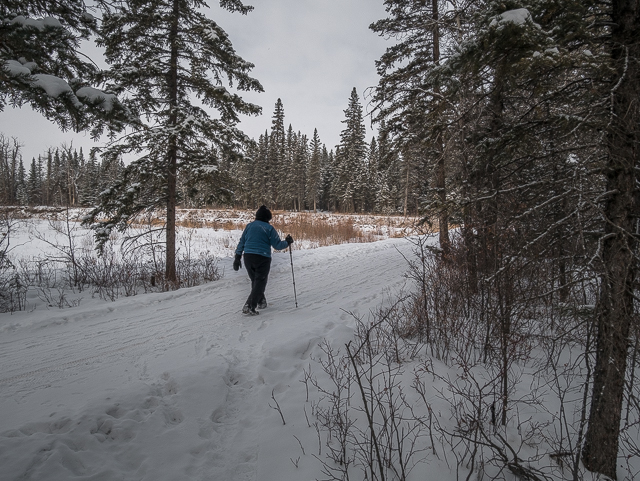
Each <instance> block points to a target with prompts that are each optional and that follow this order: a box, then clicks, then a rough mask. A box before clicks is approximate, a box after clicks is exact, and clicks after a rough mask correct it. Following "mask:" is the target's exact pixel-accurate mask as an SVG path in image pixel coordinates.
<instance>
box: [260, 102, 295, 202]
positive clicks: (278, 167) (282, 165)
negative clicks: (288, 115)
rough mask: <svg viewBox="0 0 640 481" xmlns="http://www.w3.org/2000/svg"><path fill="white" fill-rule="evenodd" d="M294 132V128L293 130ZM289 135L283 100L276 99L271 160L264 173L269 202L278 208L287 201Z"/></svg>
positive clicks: (270, 136)
mask: <svg viewBox="0 0 640 481" xmlns="http://www.w3.org/2000/svg"><path fill="white" fill-rule="evenodd" d="M292 132H293V130H292ZM286 151H287V135H286V133H285V128H284V106H283V105H282V100H280V99H278V100H277V101H276V106H275V109H274V111H273V116H272V118H271V134H270V135H269V160H268V163H267V164H266V165H265V169H264V172H263V175H264V177H265V184H266V185H267V186H268V190H269V195H268V198H267V203H268V204H273V207H275V208H277V207H278V206H280V205H281V204H283V203H284V202H286V201H287V195H288V192H289V191H288V189H287V177H288V171H287V159H286Z"/></svg>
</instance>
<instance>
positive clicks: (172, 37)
mask: <svg viewBox="0 0 640 481" xmlns="http://www.w3.org/2000/svg"><path fill="white" fill-rule="evenodd" d="M179 16H180V4H179V2H178V1H177V0H174V2H173V23H172V25H171V30H170V32H169V45H170V48H171V60H170V64H169V73H168V87H169V105H170V112H169V126H170V127H175V126H176V125H177V123H178V19H179V18H180V17H179ZM177 163H178V147H177V145H176V137H175V134H172V136H171V137H170V139H169V148H168V152H167V228H166V235H167V237H166V239H167V252H166V261H167V262H166V270H165V278H166V280H167V282H169V283H171V284H174V285H176V284H177V276H176V175H177Z"/></svg>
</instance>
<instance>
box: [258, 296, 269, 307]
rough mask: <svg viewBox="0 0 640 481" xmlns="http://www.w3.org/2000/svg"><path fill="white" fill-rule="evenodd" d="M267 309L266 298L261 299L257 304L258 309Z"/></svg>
mask: <svg viewBox="0 0 640 481" xmlns="http://www.w3.org/2000/svg"><path fill="white" fill-rule="evenodd" d="M266 308H267V298H266V297H263V298H262V300H261V301H260V302H258V309H266Z"/></svg>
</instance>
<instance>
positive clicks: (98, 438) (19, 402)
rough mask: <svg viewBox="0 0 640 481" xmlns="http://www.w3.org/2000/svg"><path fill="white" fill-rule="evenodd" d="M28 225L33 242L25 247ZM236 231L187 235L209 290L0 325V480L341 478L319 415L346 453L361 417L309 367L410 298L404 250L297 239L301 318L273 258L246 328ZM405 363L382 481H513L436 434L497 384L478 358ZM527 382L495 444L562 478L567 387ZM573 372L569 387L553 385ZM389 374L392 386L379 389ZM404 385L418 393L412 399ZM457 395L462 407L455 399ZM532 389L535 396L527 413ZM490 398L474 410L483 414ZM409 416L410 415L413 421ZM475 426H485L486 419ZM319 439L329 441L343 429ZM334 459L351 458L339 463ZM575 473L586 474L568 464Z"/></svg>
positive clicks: (630, 463) (628, 471) (82, 305)
mask: <svg viewBox="0 0 640 481" xmlns="http://www.w3.org/2000/svg"><path fill="white" fill-rule="evenodd" d="M29 228H31V234H29ZM34 232H40V233H41V234H42V233H44V234H45V235H44V236H40V239H38V238H35V237H34ZM185 232H186V231H185ZM14 234H15V235H14V237H13V241H12V242H13V244H12V245H13V246H14V247H15V249H13V250H12V251H11V255H13V256H18V255H21V256H24V255H27V254H30V255H36V254H38V253H39V252H42V251H47V249H51V245H50V244H47V242H45V241H43V239H46V240H48V241H51V242H52V243H54V244H55V243H56V242H61V241H62V240H63V238H61V239H58V240H55V236H54V234H53V233H52V232H51V231H48V230H47V225H46V223H44V221H41V220H32V221H31V223H30V224H29V225H28V226H27V225H25V226H22V227H21V229H20V230H18V231H17V232H15V233H14ZM78 235H79V236H80V238H82V236H83V235H86V232H85V233H82V232H81V231H79V232H78ZM239 235H240V231H238V230H234V231H214V230H212V229H195V230H193V231H192V234H191V236H190V237H188V239H189V242H190V243H192V244H193V245H194V246H195V249H196V250H199V251H208V252H209V253H210V254H211V255H214V254H215V255H216V256H219V261H218V268H219V270H220V272H222V273H224V275H223V277H222V279H221V280H218V281H215V282H211V283H208V284H203V285H201V286H198V287H193V288H183V289H180V290H177V291H173V292H157V293H149V294H140V295H137V296H134V297H120V298H119V299H117V300H115V301H114V302H108V301H104V300H101V299H99V298H98V297H91V296H90V295H87V291H84V292H83V293H77V295H78V296H80V297H82V299H81V301H79V305H77V306H76V307H73V308H68V309H58V308H51V307H47V306H46V304H45V303H43V302H42V301H41V300H39V299H38V296H36V295H33V294H32V295H30V296H29V297H28V299H27V302H28V309H27V310H26V311H21V312H14V313H12V314H11V313H4V314H0V480H2V481H14V480H15V481H17V480H38V481H41V480H42V481H44V480H56V481H58V480H102V481H111V480H127V481H139V480H144V481H176V480H198V481H199V480H208V481H299V480H316V479H317V480H325V479H342V478H341V477H340V476H341V474H340V470H341V469H342V468H343V467H341V466H339V464H334V462H333V461H332V460H331V459H329V455H330V454H331V449H334V451H333V455H334V456H333V457H334V458H335V455H336V451H335V450H336V448H337V447H338V448H339V443H338V442H337V439H336V438H335V437H334V438H333V439H331V440H329V439H328V438H327V431H326V424H327V422H334V421H335V422H338V421H339V419H337V418H336V420H330V421H327V419H328V418H326V417H325V418H324V419H322V418H323V416H324V415H325V414H326V413H328V412H330V411H331V410H332V409H333V413H334V414H336V413H337V414H338V415H341V416H342V415H344V417H343V418H342V419H343V421H344V420H346V421H347V422H348V423H350V422H352V421H353V422H354V423H355V424H353V425H352V426H351V431H350V434H349V436H351V437H350V439H349V442H350V443H351V444H350V445H351V447H352V448H353V447H354V446H356V445H357V443H358V442H359V441H358V439H359V438H358V435H359V434H358V433H360V434H362V435H363V436H364V437H366V434H367V432H366V431H367V428H366V425H367V424H366V417H365V414H366V413H365V412H364V411H363V410H362V403H360V402H359V399H361V398H360V393H358V392H357V387H356V384H354V378H353V377H351V378H350V381H349V382H348V383H347V384H349V383H350V384H349V385H350V386H351V387H350V388H349V389H351V390H352V391H350V392H348V393H346V394H345V393H344V392H343V393H342V394H341V396H342V397H341V398H340V400H341V401H340V402H345V401H346V400H347V399H349V401H348V402H347V404H340V405H339V406H338V405H335V404H334V405H333V406H332V403H334V402H335V400H336V398H334V397H332V396H333V395H334V394H335V392H333V390H334V389H335V390H339V389H340V386H338V385H335V384H334V381H335V380H336V379H337V378H339V377H340V376H341V375H342V374H344V373H345V372H347V371H348V370H349V366H348V362H347V365H345V364H341V362H343V361H344V359H343V360H340V359H338V360H337V363H336V364H334V365H333V367H337V368H338V370H337V371H336V372H335V373H334V378H333V379H332V377H331V376H330V375H329V374H328V372H327V370H326V369H323V366H322V364H323V363H325V366H328V364H327V360H328V359H329V357H330V356H329V354H336V353H337V351H340V352H341V354H344V352H345V349H346V347H345V346H346V345H347V344H348V343H349V342H350V341H352V340H353V339H354V334H355V333H356V331H357V330H358V328H359V327H362V325H361V324H359V322H358V321H357V320H356V317H360V318H362V319H365V320H366V319H368V315H369V314H370V313H371V312H372V311H375V310H377V309H378V308H380V307H381V306H384V305H388V304H390V303H392V302H393V301H394V299H396V297H397V296H398V295H399V294H400V293H401V292H402V291H403V289H405V288H407V287H410V286H407V285H406V283H407V282H408V281H407V279H406V278H405V277H404V274H405V273H406V271H407V262H406V259H411V258H412V251H413V249H414V244H413V243H412V241H413V240H412V239H405V238H392V239H386V240H381V241H378V242H373V243H362V244H357V243H351V244H343V245H338V246H329V247H320V248H315V249H300V247H301V246H300V245H298V244H294V247H295V249H294V250H293V264H294V271H295V282H296V290H297V301H298V307H296V305H295V299H294V290H293V283H292V271H291V258H290V256H289V253H288V252H276V253H274V255H273V263H272V269H271V275H270V280H269V284H268V287H267V292H266V296H267V299H268V301H269V307H268V308H267V309H265V310H263V311H262V312H261V313H260V315H259V316H256V317H247V316H243V315H242V314H241V312H240V310H241V307H242V305H243V304H244V301H245V299H246V296H247V295H248V292H249V280H248V278H247V276H246V272H245V271H244V269H242V270H241V271H240V272H234V271H233V270H232V269H231V263H232V255H233V248H234V247H235V243H236V242H237V239H238V238H239ZM183 239H184V241H185V242H187V237H184V238H183ZM79 245H83V241H81V239H80V240H79ZM89 245H90V244H89ZM184 245H185V244H183V246H184ZM54 251H55V249H54ZM51 253H52V251H49V254H50V255H51ZM329 346H330V347H329ZM330 349H335V351H330ZM418 351H419V352H418ZM416 353H417V355H416V356H415V357H412V359H409V360H408V361H409V362H407V365H406V367H402V366H400V365H398V366H385V365H384V364H380V365H378V366H377V367H376V368H375V371H376V372H377V374H376V377H375V379H374V384H375V383H378V382H380V383H381V384H380V386H379V387H380V390H379V393H378V394H376V395H379V396H380V397H379V400H381V401H382V403H381V404H378V405H377V407H376V409H377V412H376V413H374V415H375V416H377V417H378V419H379V418H380V416H382V415H388V413H389V412H390V411H389V412H386V413H384V412H383V410H384V409H387V408H388V409H391V407H390V406H389V405H387V407H386V408H385V404H384V401H385V400H386V399H387V397H385V396H388V397H394V398H395V399H396V401H395V402H398V406H400V409H399V410H398V411H397V412H395V415H396V416H403V417H404V416H406V420H407V422H406V423H405V419H400V418H396V422H397V424H396V425H392V426H391V427H392V428H393V427H394V426H395V427H398V426H399V427H406V428H407V429H411V430H414V429H415V431H412V432H411V433H410V432H402V433H401V434H400V436H401V437H402V436H405V437H404V444H405V445H406V447H407V449H409V448H410V447H411V443H412V441H414V440H415V445H413V446H414V451H413V452H408V451H405V452H404V456H406V458H407V459H409V458H411V459H410V462H408V463H407V465H406V466H405V467H407V468H412V469H411V470H410V471H409V472H407V473H400V475H398V473H393V469H392V467H388V466H386V467H385V469H386V470H387V477H386V479H390V480H391V479H406V480H407V481H414V480H416V481H417V480H429V481H431V480H434V481H436V480H437V481H440V480H443V481H453V480H459V479H473V480H482V479H492V476H493V475H495V474H496V473H498V474H499V479H508V480H511V479H513V480H515V479H517V478H516V477H514V475H513V474H512V473H511V472H509V471H508V470H506V469H504V463H503V465H502V468H500V462H498V467H497V468H496V465H495V464H494V465H493V466H489V465H488V464H487V466H485V465H484V464H482V463H480V461H479V460H480V457H478V456H476V458H475V461H474V462H473V463H471V462H470V459H471V457H470V455H471V451H469V450H468V449H467V448H466V447H465V446H466V445H465V442H466V441H464V442H463V439H462V438H461V437H449V438H447V434H446V433H452V432H454V431H455V430H456V429H458V430H460V429H462V430H463V431H464V429H465V426H464V422H465V421H466V418H465V416H464V412H463V411H464V409H463V405H464V404H465V403H467V404H469V402H468V401H469V400H471V403H473V402H475V401H474V399H475V398H474V397H473V396H474V394H473V389H474V386H473V385H472V383H474V382H478V381H479V382H481V383H483V382H484V383H485V384H484V385H482V386H481V388H482V389H486V388H487V386H491V385H492V383H493V382H494V381H493V380H490V379H489V377H491V376H490V375H488V376H487V375H486V372H485V371H483V369H482V368H481V367H480V366H478V365H476V366H474V367H473V368H472V369H471V370H465V369H460V368H459V367H457V368H454V367H451V366H447V365H445V364H443V363H441V362H439V361H437V360H436V359H434V358H432V357H431V356H430V355H429V353H428V351H427V349H424V348H420V347H419V346H418V348H417V350H416ZM569 354H570V353H567V354H566V356H569ZM336 359H337V358H336ZM329 367H331V366H329ZM565 367H566V364H565ZM386 368H389V369H388V371H385V369H386ZM396 369H397V370H396ZM532 371H533V370H532V369H531V367H530V366H523V367H522V369H521V371H520V373H521V374H520V375H518V376H520V377H519V382H518V383H517V385H516V386H515V387H514V391H513V393H512V398H513V399H517V400H518V402H517V404H514V405H513V407H512V408H511V411H510V413H509V423H508V426H507V428H504V429H502V428H501V430H498V432H495V431H494V433H493V436H494V437H492V438H491V440H492V442H493V441H496V442H497V443H498V445H500V446H502V447H504V446H506V445H507V443H508V444H509V446H511V447H515V448H516V450H517V452H518V456H519V457H520V458H521V459H524V460H530V459H535V460H536V461H535V463H534V468H536V469H539V470H542V471H541V472H543V473H545V476H546V479H553V480H561V479H569V477H570V473H569V471H568V469H569V468H567V467H566V465H565V468H564V471H563V468H561V464H562V460H561V459H560V460H558V459H555V458H553V457H552V456H549V454H553V453H555V452H556V451H558V449H559V447H558V446H557V445H555V444H554V443H553V439H551V438H553V436H554V435H555V434H557V432H556V431H554V429H555V428H554V426H556V425H558V421H559V420H561V418H560V417H558V416H560V415H561V414H559V413H560V411H562V412H563V413H564V414H566V416H567V417H566V424H564V425H562V423H560V424H561V425H562V426H561V427H562V429H569V430H575V429H577V424H576V422H577V418H576V415H577V413H579V409H576V406H577V407H578V408H579V404H576V402H578V401H579V400H580V399H581V396H575V394H576V391H573V392H572V396H573V397H574V399H572V400H571V404H567V405H565V406H559V404H558V402H557V398H554V396H553V390H554V385H555V384H554V383H549V384H548V385H546V386H544V385H543V386H541V385H540V382H541V378H540V377H538V378H535V382H536V383H538V384H537V385H534V376H533V375H532V374H531V373H532ZM372 372H374V371H370V372H369V373H372ZM364 374H366V373H365V372H364V371H363V375H364ZM385 376H386V381H385ZM518 376H516V377H518ZM310 379H313V380H314V381H315V383H314V382H311V381H310ZM575 379H576V378H575V376H572V377H565V378H563V379H562V380H559V381H558V383H557V385H558V386H560V385H561V384H563V383H565V382H576V381H575ZM305 380H306V381H307V382H305ZM389 380H391V383H392V384H394V386H395V387H394V389H391V390H387V389H385V382H386V383H387V385H388V384H389V383H388V381H389ZM416 382H419V383H421V384H420V386H422V389H423V392H422V394H421V395H418V392H417V390H415V389H413V386H414V385H415V383H416ZM577 384H578V386H579V380H578V381H577ZM345 385H346V384H342V387H343V388H344V386H345ZM319 387H320V388H321V389H323V390H325V391H324V392H322V391H321V390H320V389H319ZM465 389H466V390H467V391H466V392H467V393H468V394H469V395H470V396H471V397H470V398H469V399H467V400H466V401H465V399H464V396H465ZM534 391H535V392H536V393H542V394H540V397H539V398H536V399H535V402H527V401H526V400H527V399H529V398H531V397H532V393H533V392H534ZM369 394H370V393H369ZM369 394H368V395H369ZM483 395H486V396H487V397H488V396H491V394H490V393H489V392H486V393H485V394H483ZM400 396H403V398H404V399H405V400H406V404H403V403H402V402H399V400H400V399H401V398H400ZM494 399H495V398H494ZM491 401H492V399H490V398H489V399H483V400H482V403H484V404H483V405H484V406H485V407H487V406H488V405H490V404H491ZM521 401H522V402H521ZM538 401H541V402H542V403H541V404H540V403H538ZM425 404H428V405H429V408H430V409H431V411H429V410H427V409H426V407H425ZM408 406H411V409H409V408H408ZM471 407H473V406H471ZM334 408H337V411H336V410H335V409H334ZM414 408H415V409H416V411H415V412H414V411H413V409H414ZM456 410H457V415H456V414H455V413H454V412H453V411H456ZM347 411H348V413H347ZM410 411H411V412H410ZM414 415H415V416H418V417H420V418H421V420H420V422H418V423H414V422H413V421H412V419H413V417H414ZM432 416H433V419H432ZM483 416H484V421H483V422H484V423H486V424H487V432H488V431H489V429H490V428H489V426H490V425H489V421H488V418H487V416H488V411H487V410H486V409H485V412H484V414H483ZM549 422H550V424H547V423H549ZM323 423H324V426H323ZM412 423H413V424H412ZM426 423H428V426H427V424H426ZM461 423H463V424H461ZM554 423H555V424H554ZM434 426H437V427H438V430H435V429H431V428H432V427H434ZM387 428H388V426H385V425H383V424H379V425H378V426H377V428H376V429H378V430H379V435H380V436H382V435H386V434H389V433H390V434H391V435H392V437H393V436H397V435H398V433H399V431H396V432H395V433H394V432H393V429H392V430H391V432H389V431H388V430H387V433H386V434H385V433H384V432H383V431H384V430H385V429H387ZM529 428H531V431H532V432H534V436H533V437H529V436H528V434H527V431H528V430H529ZM333 429H334V431H333V433H332V434H333V435H334V436H335V434H336V433H337V432H338V431H339V430H340V429H341V427H340V426H339V425H337V424H336V425H334V426H333ZM634 429H635V431H634V432H637V429H636V428H634ZM434 431H435V432H434ZM545 432H546V433H551V434H547V435H545V434H544V433H545ZM413 434H415V435H416V437H415V438H413V437H412V436H413ZM560 434H562V432H561V433H560ZM490 436H491V435H490ZM545 436H546V437H545ZM497 440H499V442H498V441H497ZM503 440H504V444H501V443H502V441H503ZM354 443H355V444H354ZM500 446H499V447H500ZM561 447H562V443H560V448H561ZM339 454H340V453H339V452H338V455H339ZM363 454H364V455H366V449H365V450H364V451H363V452H362V453H360V454H359V456H362V455H363ZM347 455H348V456H351V457H350V462H351V463H354V459H355V458H354V457H353V453H351V454H349V453H347ZM494 458H495V457H494ZM484 459H487V460H488V459H489V458H484ZM359 461H362V459H360V460H359ZM527 462H528V461H524V462H523V463H524V464H527ZM487 463H488V461H487ZM639 464H640V463H639V460H638V459H637V457H635V458H633V457H632V458H630V459H625V460H624V466H623V464H622V463H621V469H620V477H619V479H628V480H631V479H633V473H634V472H636V471H637V470H638V469H640V466H639ZM328 469H329V471H328ZM331 469H336V470H337V471H334V472H331V471H330V470H331ZM349 472H350V477H349V479H351V480H363V479H371V478H370V477H365V476H364V472H363V470H362V466H361V465H357V463H355V464H352V465H351V467H350V468H349ZM539 472H540V471H539ZM332 476H335V477H332ZM402 476H405V477H402ZM344 479H346V478H344ZM541 479H543V478H541ZM580 479H583V480H590V479H597V478H595V477H593V478H592V477H591V476H590V475H587V474H586V473H585V472H584V470H581V478H580Z"/></svg>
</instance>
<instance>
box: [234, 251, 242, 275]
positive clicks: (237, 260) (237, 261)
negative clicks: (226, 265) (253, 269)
mask: <svg viewBox="0 0 640 481" xmlns="http://www.w3.org/2000/svg"><path fill="white" fill-rule="evenodd" d="M240 259H242V255H240V254H236V258H235V259H234V260H233V270H234V271H239V270H240V268H241V267H242V263H241V262H240Z"/></svg>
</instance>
